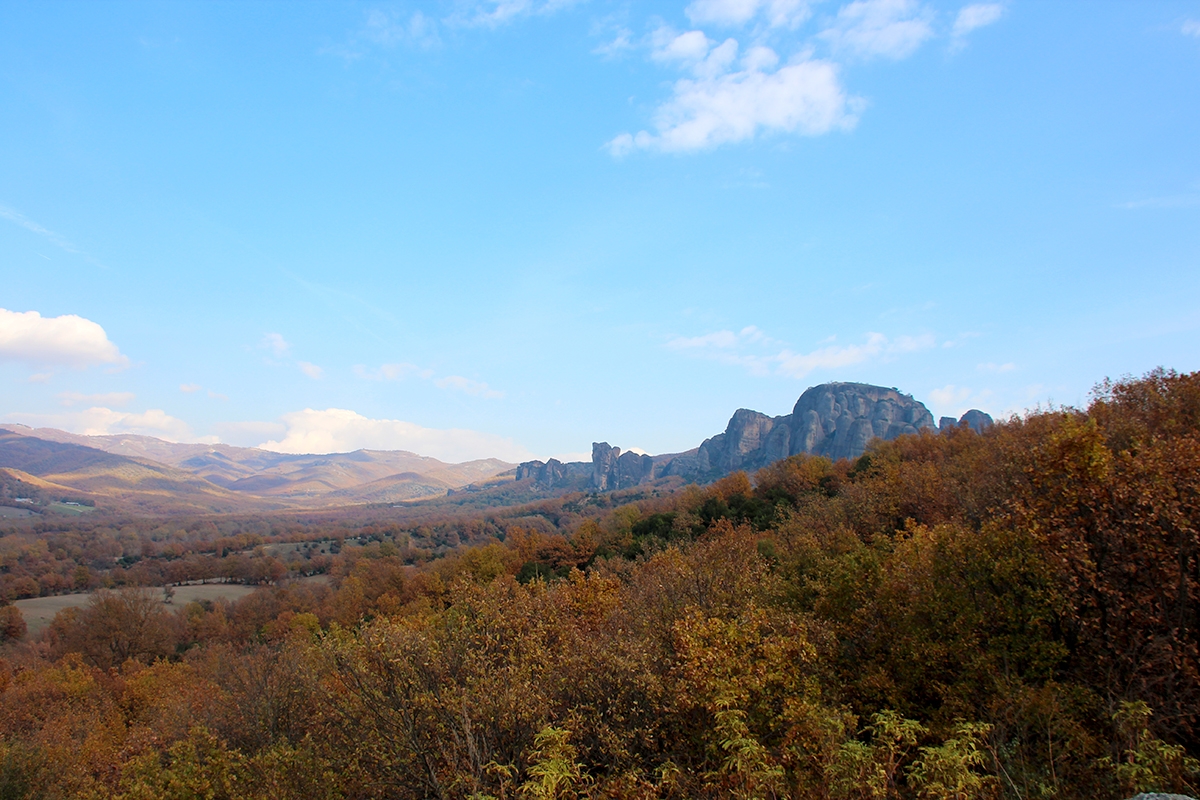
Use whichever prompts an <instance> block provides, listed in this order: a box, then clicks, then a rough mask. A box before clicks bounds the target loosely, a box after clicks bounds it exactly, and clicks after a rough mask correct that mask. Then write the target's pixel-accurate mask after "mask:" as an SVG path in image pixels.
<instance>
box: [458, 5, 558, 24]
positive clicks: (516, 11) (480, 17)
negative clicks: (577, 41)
mask: <svg viewBox="0 0 1200 800" xmlns="http://www.w3.org/2000/svg"><path fill="white" fill-rule="evenodd" d="M579 2H581V0H461V1H460V3H459V7H458V8H457V9H456V10H455V12H454V13H453V14H451V15H450V16H449V17H447V18H446V20H445V21H446V23H447V24H450V25H484V26H487V27H498V26H500V25H504V24H506V23H509V22H512V21H513V20H515V19H518V18H520V17H528V16H535V15H540V14H553V13H555V12H556V11H561V10H562V9H564V8H570V7H571V6H573V5H576V4H578V3H579Z"/></svg>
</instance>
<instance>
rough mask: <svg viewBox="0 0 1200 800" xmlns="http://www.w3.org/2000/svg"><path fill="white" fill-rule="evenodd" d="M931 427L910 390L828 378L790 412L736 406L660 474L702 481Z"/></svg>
mask: <svg viewBox="0 0 1200 800" xmlns="http://www.w3.org/2000/svg"><path fill="white" fill-rule="evenodd" d="M933 427H934V425H933V415H932V414H930V413H929V409H927V408H925V406H924V405H923V404H922V403H920V402H919V401H917V400H914V399H913V398H912V397H911V396H910V395H906V394H901V393H900V392H898V391H897V390H895V389H887V388H884V387H882V386H870V385H868V384H865V383H826V384H822V385H820V386H814V387H812V388H811V389H809V390H807V391H806V392H804V394H802V395H800V399H799V400H797V401H796V405H795V407H794V408H793V409H792V413H791V414H786V415H784V416H779V417H768V416H767V415H766V414H761V413H759V412H757V411H750V410H749V409H745V408H743V409H739V410H738V411H736V412H734V415H733V417H732V418H731V419H730V420H729V425H728V426H727V427H726V428H725V432H724V433H719V434H717V435H716V436H714V437H712V438H711V439H706V440H705V441H704V443H703V444H702V445H700V449H699V450H698V451H697V452H696V454H695V455H694V456H682V455H681V456H677V457H676V458H675V459H673V460H672V461H670V462H669V463H668V464H666V465H665V467H664V468H663V469H662V470H661V473H662V474H663V475H681V476H683V477H686V478H691V479H694V480H701V479H705V478H712V477H719V476H721V475H725V474H728V473H730V472H733V471H735V470H739V469H745V470H752V469H758V468H759V467H764V466H766V465H767V464H770V463H772V462H774V461H778V460H779V459H781V458H787V457H788V456H793V455H796V454H798V453H810V454H813V455H820V456H826V457H827V458H830V459H833V460H835V461H836V460H837V459H839V458H858V457H859V456H860V455H862V453H863V451H864V450H866V447H867V443H868V442H870V441H871V440H872V439H875V438H880V439H895V438H896V437H897V436H902V435H904V434H906V433H916V432H917V431H918V430H921V429H922V428H929V429H933Z"/></svg>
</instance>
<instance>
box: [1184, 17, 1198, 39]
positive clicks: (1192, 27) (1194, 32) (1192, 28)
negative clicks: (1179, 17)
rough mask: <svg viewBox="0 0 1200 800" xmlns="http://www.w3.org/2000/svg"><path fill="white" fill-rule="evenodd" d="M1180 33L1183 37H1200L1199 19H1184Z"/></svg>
mask: <svg viewBox="0 0 1200 800" xmlns="http://www.w3.org/2000/svg"><path fill="white" fill-rule="evenodd" d="M1180 31H1182V32H1183V35H1184V36H1196V37H1200V19H1185V20H1184V21H1183V25H1182V26H1181V27H1180Z"/></svg>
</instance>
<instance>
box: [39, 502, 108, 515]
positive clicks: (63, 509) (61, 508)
mask: <svg viewBox="0 0 1200 800" xmlns="http://www.w3.org/2000/svg"><path fill="white" fill-rule="evenodd" d="M46 510H47V511H54V512H56V513H58V514H68V515H70V516H73V517H82V516H83V515H84V514H90V513H92V512H93V511H95V510H96V509H95V508H93V507H91V506H81V505H79V504H77V503H51V504H50V505H48V506H46Z"/></svg>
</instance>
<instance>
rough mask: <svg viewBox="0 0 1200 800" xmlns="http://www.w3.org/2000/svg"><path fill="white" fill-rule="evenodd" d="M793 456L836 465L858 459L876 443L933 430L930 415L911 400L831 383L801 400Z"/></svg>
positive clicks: (794, 414)
mask: <svg viewBox="0 0 1200 800" xmlns="http://www.w3.org/2000/svg"><path fill="white" fill-rule="evenodd" d="M791 426H792V431H793V436H792V441H791V447H790V448H789V452H788V455H796V454H798V453H810V454H812V455H819V456H825V457H827V458H830V459H833V460H834V461H836V460H838V459H839V458H858V457H859V456H861V455H862V454H863V452H864V451H865V450H866V449H867V443H868V442H870V441H871V440H872V439H875V438H879V439H895V438H896V437H898V436H903V435H905V434H910V433H916V432H917V431H919V430H921V429H922V428H933V427H934V426H933V415H932V414H930V413H929V409H927V408H926V407H925V405H924V404H923V403H921V402H919V401H917V400H914V399H913V398H912V396H911V395H906V394H900V392H898V391H896V390H895V389H887V388H884V387H882V386H871V385H869V384H865V383H826V384H822V385H820V386H814V387H812V388H811V389H809V390H807V391H806V392H805V393H804V394H802V395H800V399H799V400H797V401H796V406H795V408H793V409H792V414H791Z"/></svg>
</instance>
